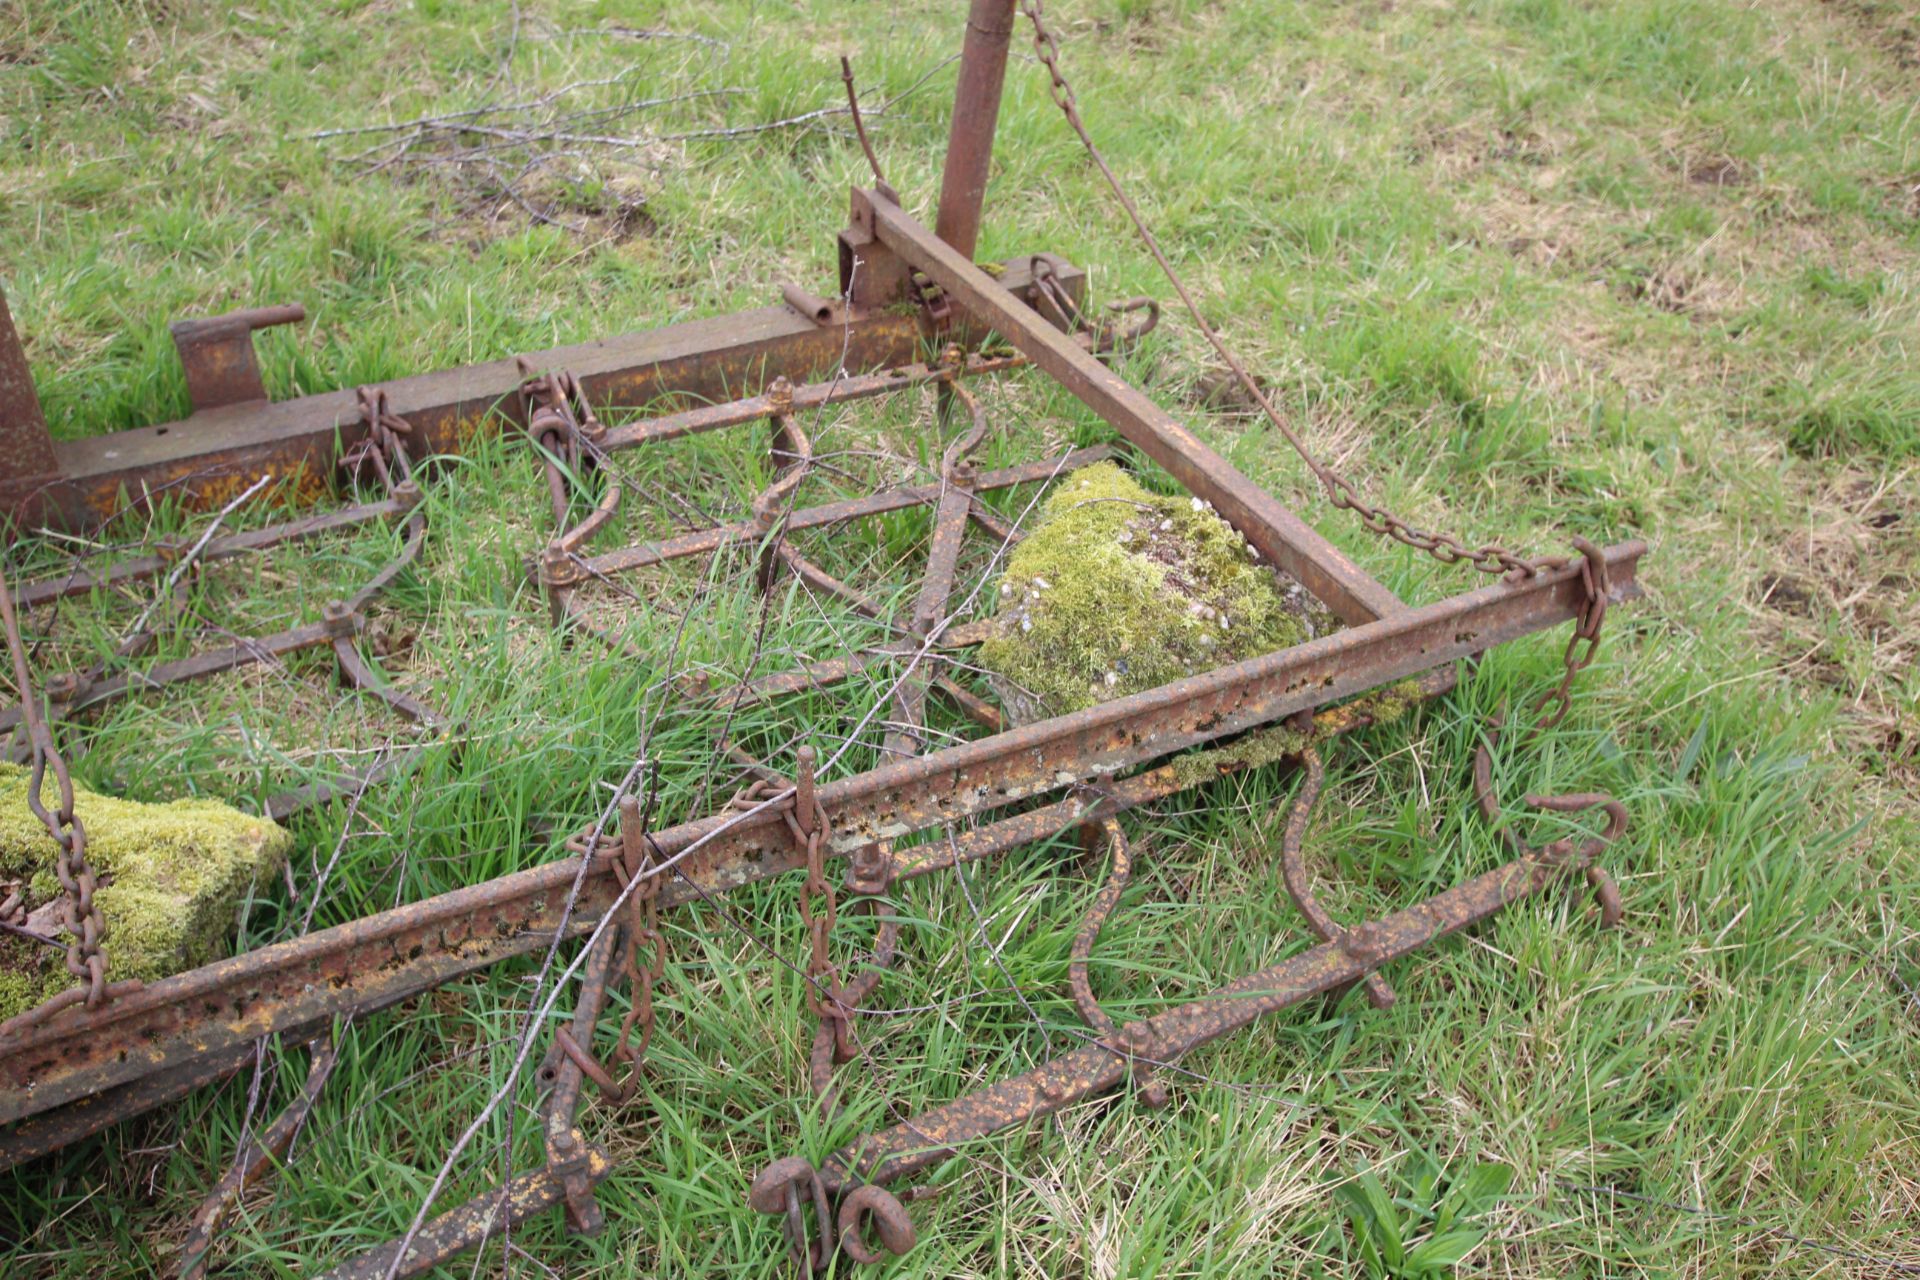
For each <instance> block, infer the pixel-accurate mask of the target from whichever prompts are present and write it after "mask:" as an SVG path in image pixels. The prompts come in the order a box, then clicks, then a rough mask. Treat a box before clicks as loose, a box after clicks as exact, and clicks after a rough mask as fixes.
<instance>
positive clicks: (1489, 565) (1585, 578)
mask: <svg viewBox="0 0 1920 1280" xmlns="http://www.w3.org/2000/svg"><path fill="white" fill-rule="evenodd" d="M1020 8H1021V11H1022V12H1023V13H1025V14H1026V16H1027V20H1028V21H1029V22H1030V23H1031V24H1032V26H1033V48H1034V53H1035V54H1036V55H1037V56H1038V58H1039V59H1040V63H1041V65H1042V66H1044V67H1046V69H1047V75H1048V77H1049V80H1050V82H1051V83H1050V92H1051V93H1052V95H1053V101H1054V104H1055V105H1056V106H1058V107H1059V108H1060V111H1061V114H1063V115H1065V116H1066V118H1067V123H1068V124H1069V125H1071V126H1072V128H1073V131H1074V133H1076V134H1078V135H1079V138H1080V142H1081V145H1082V146H1083V147H1085V148H1086V151H1087V154H1088V156H1089V157H1091V158H1092V160H1093V162H1094V165H1095V166H1096V167H1097V168H1098V169H1099V170H1100V173H1101V176H1102V177H1104V178H1105V179H1106V182H1107V186H1108V188H1109V189H1110V190H1111V191H1112V192H1113V194H1114V196H1115V198H1116V199H1118V200H1119V202H1120V204H1121V207H1122V208H1124V209H1125V210H1126V213H1127V216H1128V218H1129V219H1131V220H1132V222H1133V226H1134V230H1135V231H1137V232H1138V233H1139V235H1140V239H1141V241H1142V243H1144V244H1145V245H1146V247H1147V252H1148V253H1150V254H1151V255H1152V256H1153V259H1154V261H1155V262H1156V263H1157V264H1158V265H1159V267H1160V270H1161V272H1162V274H1164V275H1165V276H1166V277H1167V281H1168V283H1170V284H1171V285H1172V286H1173V289H1174V292H1175V293H1177V294H1179V295H1180V301H1181V303H1182V304H1183V305H1184V306H1185V307H1186V309H1187V312H1188V314H1189V315H1191V316H1192V317H1193V322H1194V323H1195V324H1196V325H1198V326H1199V329H1200V332H1201V334H1202V335H1203V336H1204V337H1205V338H1206V340H1207V343H1208V345H1209V346H1211V347H1212V348H1213V350H1214V353H1215V354H1216V355H1218V356H1219V357H1220V359H1221V360H1222V361H1224V362H1225V363H1226V365H1227V367H1228V368H1229V369H1230V370H1231V371H1232V372H1233V375H1234V377H1235V378H1236V379H1237V380H1238V381H1239V383H1240V385H1241V387H1242V388H1243V389H1244V390H1245V391H1246V392H1247V394H1248V395H1249V396H1251V397H1252V398H1253V400H1254V402H1255V403H1256V404H1258V405H1259V406H1260V409H1261V411H1262V412H1263V413H1264V414H1265V415H1266V418H1267V420H1268V421H1269V422H1270V423H1272V424H1273V427H1274V429H1275V430H1277V431H1278V432H1279V433H1280V435H1281V436H1282V437H1283V438H1284V439H1285V440H1286V442H1287V444H1288V445H1289V446H1291V447H1292V449H1293V451H1294V453H1296V454H1297V455H1299V457H1300V460H1301V461H1302V462H1303V463H1305V464H1306V466H1307V469H1308V470H1310V471H1312V472H1313V475H1314V478H1315V479H1317V480H1318V481H1319V482H1320V485H1321V487H1322V488H1323V489H1324V490H1325V491H1326V495H1327V499H1328V501H1329V502H1331V503H1332V504H1333V506H1334V508H1335V509H1336V510H1342V511H1349V512H1352V513H1353V514H1354V515H1355V516H1357V517H1358V518H1359V520H1360V523H1361V524H1362V525H1364V526H1365V527H1366V528H1367V529H1369V530H1371V531H1372V532H1373V533H1375V534H1377V535H1379V536H1381V537H1385V538H1388V539H1391V540H1392V541H1394V542H1398V543H1401V544H1402V545H1404V546H1408V547H1411V548H1413V549H1414V550H1416V551H1420V552H1423V553H1425V554H1426V555H1430V556H1432V557H1433V558H1434V559H1435V560H1438V561H1440V562H1441V563H1442V564H1466V565H1470V566H1471V567H1473V568H1474V569H1476V570H1478V571H1479V572H1481V573H1485V574H1489V575H1498V576H1501V577H1504V578H1506V579H1507V580H1508V581H1509V582H1518V581H1525V580H1527V579H1529V578H1532V577H1534V576H1535V575H1536V574H1539V573H1545V572H1551V571H1553V570H1557V569H1561V568H1564V567H1566V565H1567V564H1569V563H1571V561H1570V559H1569V558H1568V557H1566V556H1536V557H1531V558H1529V557H1526V556H1520V555H1515V554H1514V553H1513V552H1511V551H1508V550H1507V549H1506V548H1505V547H1502V546H1500V545H1498V544H1497V543H1486V544H1483V545H1481V546H1477V547H1475V546H1469V545H1468V544H1467V543H1466V542H1464V541H1462V540H1461V539H1460V538H1457V537H1455V536H1453V535H1452V534H1449V533H1437V532H1432V531H1428V530H1423V529H1420V528H1418V527H1416V526H1415V525H1413V524H1412V523H1411V522H1409V521H1407V520H1404V519H1402V518H1401V517H1400V516H1397V515H1395V514H1394V513H1393V512H1391V511H1388V510H1387V509H1386V508H1384V507H1378V506H1375V505H1373V504H1371V503H1369V502H1367V501H1366V500H1365V499H1364V498H1362V497H1361V496H1360V492H1359V490H1358V489H1357V488H1355V487H1354V484H1353V482H1352V481H1350V480H1348V479H1347V478H1346V477H1345V476H1343V475H1341V474H1340V473H1339V472H1337V471H1335V470H1334V469H1333V468H1332V467H1330V466H1328V465H1327V464H1326V463H1325V462H1322V461H1321V460H1320V459H1319V458H1318V457H1316V456H1315V455H1314V453H1313V451H1312V450H1311V449H1309V448H1308V447H1307V444H1306V441H1305V440H1303V439H1302V438H1301V437H1300V435H1299V433H1298V432H1296V431H1295V430H1294V429H1293V428H1292V426H1290V425H1289V424H1288V423H1287V422H1286V420H1285V419H1283V418H1282V417H1281V416H1280V412H1279V410H1277V409H1275V408H1274V407H1273V402H1272V401H1271V400H1270V399H1269V398H1268V397H1267V394H1266V392H1265V391H1263V390H1261V388H1260V385H1259V383H1257V382H1256V381H1255V380H1254V378H1253V375H1251V374H1250V373H1248V372H1247V369H1246V366H1244V365H1243V364H1241V362H1240V361H1239V359H1238V358H1236V357H1235V356H1234V354H1233V352H1232V351H1231V350H1230V349H1228V347H1227V345H1226V343H1225V341H1224V340H1223V339H1222V338H1221V337H1220V335H1219V333H1218V332H1216V331H1215V330H1214V327H1213V326H1212V325H1211V324H1209V323H1207V320H1206V317H1205V316H1203V315H1202V314H1201V311H1200V306H1199V304H1198V303H1197V302H1195V301H1194V298H1193V295H1192V294H1191V293H1189V292H1188V290H1187V287H1186V284H1185V283H1184V282H1183V281H1182V280H1181V279H1180V274H1179V273H1178V272H1177V271H1175V270H1174V268H1173V263H1172V262H1171V261H1169V260H1168V258H1167V255H1166V254H1165V253H1164V252H1162V250H1161V248H1160V243H1159V241H1158V240H1157V239H1155V237H1154V234H1153V232H1152V231H1151V230H1150V229H1149V228H1148V227H1147V224H1146V219H1145V218H1144V217H1142V215H1141V213H1140V209H1139V206H1137V205H1136V204H1134V202H1133V200H1132V198H1131V197H1129V196H1128V195H1127V193H1126V189H1125V188H1124V187H1122V186H1121V185H1120V179H1119V177H1118V176H1117V175H1116V174H1115V173H1114V171H1113V168H1112V166H1110V165H1109V164H1108V163H1107V160H1106V157H1105V156H1104V155H1102V154H1101V153H1100V149H1099V148H1098V147H1097V146H1095V145H1094V141H1093V135H1092V134H1091V133H1089V132H1088V131H1087V126H1086V122H1085V121H1084V120H1082V119H1081V116H1080V103H1079V99H1078V98H1077V97H1076V96H1075V94H1074V91H1073V86H1072V85H1071V84H1070V83H1068V81H1067V77H1066V74H1065V73H1064V72H1063V71H1061V70H1060V42H1059V40H1058V39H1056V38H1055V36H1054V34H1053V32H1052V31H1051V30H1050V29H1049V28H1048V27H1047V25H1046V21H1045V18H1044V16H1043V12H1042V5H1041V0H1020ZM1574 544H1575V546H1577V547H1579V549H1580V552H1581V556H1582V557H1583V559H1584V561H1585V564H1584V567H1583V568H1582V572H1581V581H1582V583H1583V585H1584V586H1585V588H1586V592H1587V594H1586V598H1585V601H1584V603H1583V605H1582V610H1581V617H1580V620H1579V622H1578V623H1577V624H1576V627H1575V632H1574V637H1573V639H1572V640H1571V641H1569V642H1568V645H1567V651H1566V656H1565V659H1564V662H1563V664H1562V665H1563V672H1562V676H1561V680H1560V683H1559V685H1558V686H1557V687H1556V688H1555V689H1554V690H1553V691H1552V692H1550V693H1549V694H1548V695H1547V696H1546V697H1545V698H1543V699H1542V700H1541V704H1540V705H1541V709H1542V710H1543V711H1544V710H1545V709H1546V708H1547V707H1548V706H1549V705H1551V706H1552V707H1553V710H1552V712H1551V713H1550V714H1548V715H1546V717H1545V718H1544V719H1543V720H1542V721H1541V722H1540V723H1541V727H1547V726H1550V725H1552V724H1555V723H1558V721H1559V719H1560V717H1561V716H1562V715H1564V714H1565V713H1566V708H1567V704H1568V702H1569V701H1570V699H1571V696H1572V689H1573V680H1574V677H1575V676H1577V675H1578V674H1579V673H1580V671H1581V670H1583V669H1584V668H1586V667H1587V666H1589V665H1590V664H1591V663H1592V662H1593V659H1594V657H1595V655H1596V654H1597V653H1598V651H1599V648H1600V623H1601V620H1602V619H1603V618H1604V617H1605V616H1606V605H1607V602H1606V590H1607V584H1606V565H1605V562H1604V560H1603V558H1602V557H1601V556H1600V555H1599V553H1598V552H1597V551H1595V550H1594V549H1593V547H1592V546H1591V544H1589V543H1587V542H1586V541H1585V540H1584V539H1579V538H1576V539H1574ZM1596 566H1597V568H1596Z"/></svg>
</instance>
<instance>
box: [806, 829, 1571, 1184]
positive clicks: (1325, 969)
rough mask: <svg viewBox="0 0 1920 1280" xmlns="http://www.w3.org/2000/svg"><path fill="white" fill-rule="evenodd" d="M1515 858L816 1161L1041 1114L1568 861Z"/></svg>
mask: <svg viewBox="0 0 1920 1280" xmlns="http://www.w3.org/2000/svg"><path fill="white" fill-rule="evenodd" d="M1569 869H1570V868H1569V866H1568V864H1566V863H1563V862H1556V861H1551V860H1548V859H1543V858H1537V857H1523V858H1518V859H1515V860H1514V861H1512V862H1509V863H1507V864H1505V865H1504V866H1501V867H1498V868H1496V869H1495V870H1492V871H1488V872H1486V873H1484V874H1482V875H1479V876H1476V877H1474V878H1473V879H1472V880H1469V881H1467V882H1466V883H1465V884H1462V885H1457V886H1455V887H1454V888H1452V889H1448V890H1446V891H1445V892H1443V893H1439V894H1435V895H1434V896H1433V897H1431V898H1428V899H1427V900H1426V901H1424V902H1420V903H1416V904H1415V905H1413V906H1411V907H1407V908H1405V909H1403V910H1400V911H1396V912H1394V913H1393V914H1392V915H1390V916H1386V917H1384V918H1383V919H1380V920H1376V921H1372V922H1370V923H1368V924H1364V925H1360V926H1358V927H1356V928H1354V929H1352V930H1349V931H1348V934H1347V937H1346V938H1345V939H1344V940H1342V941H1340V942H1323V943H1321V944H1320V945H1319V946H1317V947H1314V948H1313V949H1312V950H1310V951H1306V952H1303V953H1301V954H1299V955H1296V956H1292V957H1290V958H1289V959H1286V960H1282V961H1280V962H1279V963H1278V964H1274V965H1270V966H1268V967H1267V968H1265V969H1262V970H1260V971H1258V972H1257V973H1250V974H1248V975H1247V976H1245V977H1243V978H1240V979H1237V980H1236V981H1233V982H1229V983H1227V984H1226V985H1224V986H1222V987H1219V988H1217V989H1215V990H1214V991H1213V992H1211V993H1210V994H1208V995H1206V996H1204V997H1202V998H1200V999H1198V1000H1195V1001H1192V1002H1191V1003H1188V1004H1183V1005H1179V1006H1177V1007H1175V1008H1172V1009H1168V1010H1166V1011H1165V1012H1164V1013H1159V1014H1155V1015H1154V1016H1153V1017H1151V1018H1143V1019H1141V1020H1140V1021H1137V1022H1131V1023H1128V1024H1126V1025H1125V1026H1122V1027H1119V1028H1117V1029H1116V1030H1115V1031H1114V1032H1113V1033H1111V1034H1109V1035H1106V1036H1103V1037H1100V1038H1098V1039H1092V1040H1091V1041H1090V1042H1089V1043H1087V1044H1085V1045H1083V1046H1081V1047H1080V1048H1078V1049H1074V1050H1072V1051H1070V1052H1068V1053H1064V1054H1061V1055H1059V1056H1058V1057H1056V1058H1053V1059H1051V1060H1049V1061H1048V1062H1045V1063H1043V1064H1041V1065H1040V1066H1038V1067H1035V1068H1034V1069H1033V1070H1031V1071H1028V1072H1026V1073H1024V1074H1022V1075H1018V1076H1015V1077H1013V1078H1012V1079H1010V1080H1002V1081H1000V1082H999V1083H998V1084H994V1085H990V1086H988V1087H987V1088H984V1089H980V1090H977V1091H975V1092H973V1093H969V1094H967V1095H965V1096H964V1097H961V1098H956V1099H955V1100H954V1101H952V1102H949V1103H946V1104H944V1105H943V1106H939V1107H935V1108H934V1109H932V1110H931V1111H928V1112H926V1113H924V1114H922V1115H919V1116H916V1117H914V1118H913V1119H911V1120H908V1121H905V1122H903V1123H901V1124H898V1125H895V1126H894V1127H892V1128H890V1129H886V1130H884V1131H882V1132H880V1133H877V1134H872V1135H869V1136H868V1137H865V1138H862V1139H861V1140H859V1141H858V1142H856V1143H853V1144H851V1145H850V1146H847V1147H844V1148H842V1149H841V1150H840V1151H838V1152H836V1153H835V1154H834V1155H833V1156H832V1157H830V1158H829V1159H828V1160H827V1162H826V1164H825V1165H824V1167H822V1168H821V1170H820V1174H819V1176H820V1178H821V1180H822V1181H823V1182H824V1183H825V1184H826V1187H827V1191H828V1193H829V1194H832V1195H838V1194H840V1193H841V1192H844V1191H847V1190H850V1189H852V1188H853V1187H856V1186H859V1185H861V1184H863V1183H871V1184H876V1185H884V1184H886V1183H889V1182H893V1181H896V1180H898V1179H900V1178H904V1177H909V1176H911V1175H913V1174H916V1173H920V1172H923V1171H925V1170H927V1169H929V1168H931V1167H933V1166H934V1165H936V1164H938V1163H940V1162H941V1161H943V1160H945V1159H947V1158H948V1157H949V1156H951V1155H952V1154H953V1153H954V1151H955V1149H956V1148H958V1147H959V1146H960V1145H961V1144H963V1143H965V1142H967V1141H969V1140H971V1139H976V1138H981V1137H985V1136H987V1135H988V1134H991V1133H994V1132H997V1131H998V1130H1001V1129H1006V1128H1010V1127H1012V1126H1014V1125H1018V1124H1022V1123H1025V1122H1027V1121H1030V1120H1033V1119H1036V1118H1038V1117H1040V1116H1046V1115H1051V1114H1052V1113H1054V1112H1056V1111H1060V1110H1062V1109H1064V1108H1066V1107H1068V1106H1071V1105H1073V1104H1074V1103H1076V1102H1080V1101H1082V1100H1084V1099H1086V1098H1088V1097H1091V1096H1092V1095H1094V1094H1097V1093H1103V1092H1105V1091H1107V1090H1109V1089H1113V1088H1115V1087H1117V1086H1118V1085H1120V1084H1121V1083H1123V1082H1124V1081H1125V1080H1126V1079H1127V1077H1128V1075H1129V1074H1130V1073H1131V1072H1133V1071H1135V1070H1137V1069H1138V1068H1140V1067H1153V1066H1167V1065H1171V1064H1173V1063H1175V1062H1178V1061H1179V1060H1180V1059H1181V1058H1182V1057H1184V1056H1185V1055H1186V1054H1188V1053H1190V1052H1192V1051H1193V1050H1194V1049H1197V1048H1199V1047H1200V1046H1201V1045H1204V1044H1207V1043H1208V1042H1210V1041H1213V1040H1217V1039H1219V1038H1220V1037H1221V1036H1224V1035H1227V1034H1229V1033H1231V1032H1234V1031H1237V1030H1239V1029H1240V1028H1242V1027H1245V1026H1247V1025H1249V1024H1250V1023H1252V1022H1254V1021H1256V1020H1258V1019H1259V1018H1262V1017H1264V1016H1265V1015H1267V1014H1269V1013H1277V1012H1279V1011H1280V1010H1282V1009H1287V1008H1290V1007H1292V1006H1293V1005H1296V1004H1300V1003H1301V1002H1303V1001H1305V1000H1308V999H1311V998H1312V997H1314V996H1317V995H1325V994H1326V993H1328V992H1331V991H1335V990H1338V989H1339V988H1341V987H1345V986H1349V985H1351V984H1352V983H1355V982H1358V981H1360V980H1362V979H1364V978H1366V977H1368V976H1370V975H1372V974H1373V973H1374V972H1375V971H1376V970H1378V969H1379V968H1380V967H1381V966H1382V965H1384V964H1387V963H1388V962H1390V961H1393V960H1398V959H1400V958H1401V957H1402V956H1406V955H1409V954H1411V953H1412V952H1414V951H1417V950H1419V949H1420V948H1421V947H1424V946H1426V945H1428V944H1429V943H1432V942H1435V941H1437V940H1439V939H1441V938H1444V937H1446V936H1447V935H1448V934H1450V933H1456V932H1458V931H1459V930H1461V929H1464V928H1466V927H1468V926H1469V925H1473V924H1476V923H1478V922H1480V921H1482V920H1485V919H1487V918H1488V917H1489V916H1492V915H1494V914H1495V913H1497V912H1498V911H1500V910H1501V909H1502V908H1503V907H1507V906H1511V905H1512V904H1513V903H1515V902H1518V901H1520V900H1521V899H1523V898H1525V897H1527V896H1529V895H1531V894H1534V893H1537V892H1539V891H1540V890H1541V889H1544V888H1545V887H1546V886H1547V885H1548V884H1550V883H1552V882H1553V881H1554V880H1555V879H1557V878H1559V877H1560V876H1562V875H1563V874H1565V873H1566V872H1567V871H1568V870H1569Z"/></svg>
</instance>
